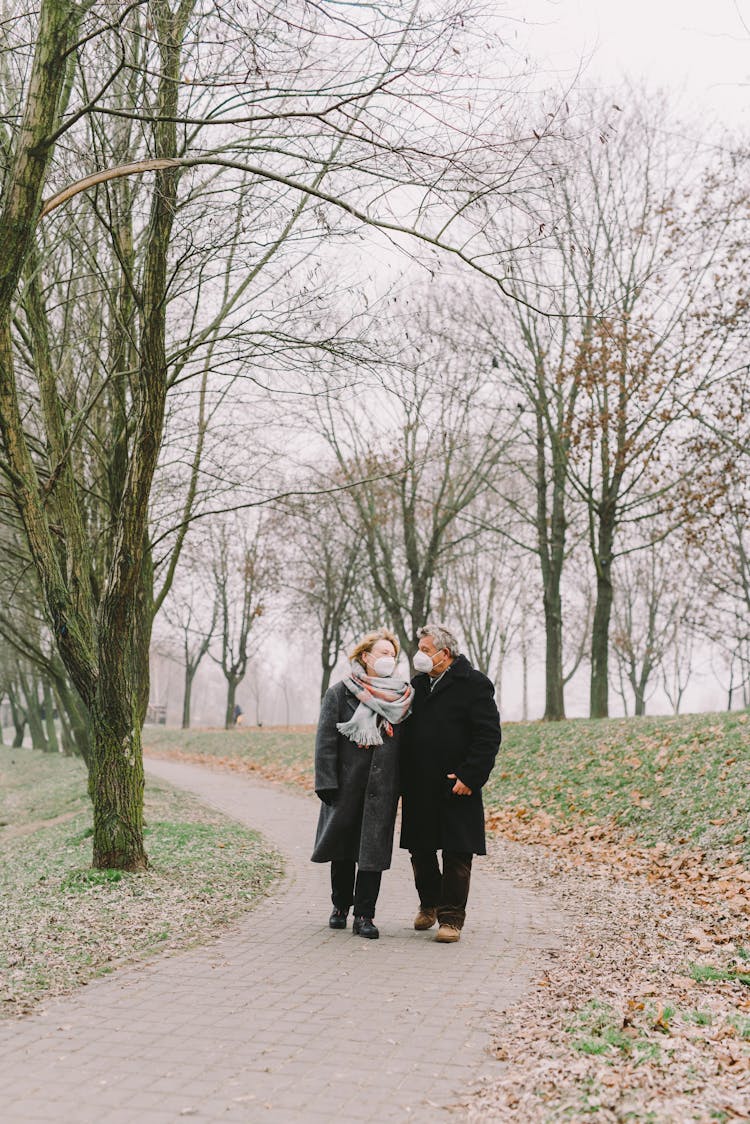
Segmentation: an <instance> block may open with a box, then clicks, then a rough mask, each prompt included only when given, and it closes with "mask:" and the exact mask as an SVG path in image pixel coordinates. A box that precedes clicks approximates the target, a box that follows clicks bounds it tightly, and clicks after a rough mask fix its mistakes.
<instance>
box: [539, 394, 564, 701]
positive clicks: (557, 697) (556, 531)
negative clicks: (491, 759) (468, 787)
mask: <svg viewBox="0 0 750 1124" xmlns="http://www.w3.org/2000/svg"><path fill="white" fill-rule="evenodd" d="M536 426H537V434H536V474H537V479H536V491H537V503H536V524H537V525H536V532H537V544H538V551H539V559H540V562H541V568H542V589H543V591H544V595H543V597H544V631H545V699H544V717H545V719H546V720H547V721H548V722H559V721H562V719H564V718H565V694H564V688H565V677H564V673H563V637H562V598H561V595H560V585H561V581H562V571H563V565H564V562H565V535H566V530H567V521H566V518H565V480H566V477H565V455H566V454H565V451H564V447H563V445H561V444H560V443H559V442H556V441H553V442H552V453H551V456H552V468H551V474H552V496H551V511H549V506H548V505H549V499H548V491H547V490H548V478H547V446H546V440H545V430H544V420H543V416H542V411H541V410H540V409H539V407H538V408H537V420H536ZM548 511H549V514H548ZM548 521H549V523H548Z"/></svg>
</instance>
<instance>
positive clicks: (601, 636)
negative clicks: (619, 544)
mask: <svg viewBox="0 0 750 1124" xmlns="http://www.w3.org/2000/svg"><path fill="white" fill-rule="evenodd" d="M614 538H615V524H614V512H613V506H612V507H610V506H608V505H603V506H602V508H601V509H600V511H599V531H598V549H597V550H596V552H595V554H594V563H595V565H596V606H595V608H594V622H593V625H592V629H591V692H590V700H589V701H590V714H591V717H592V718H607V717H609V626H610V621H611V619H612V600H613V588H612V552H613V547H614Z"/></svg>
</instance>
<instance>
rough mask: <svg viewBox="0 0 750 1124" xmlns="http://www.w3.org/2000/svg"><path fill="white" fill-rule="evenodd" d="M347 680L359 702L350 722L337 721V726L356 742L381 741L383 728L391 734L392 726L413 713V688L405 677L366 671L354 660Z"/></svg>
mask: <svg viewBox="0 0 750 1124" xmlns="http://www.w3.org/2000/svg"><path fill="white" fill-rule="evenodd" d="M344 682H345V684H346V686H347V688H348V689H349V690H350V691H351V693H352V694H353V695H354V697H355V698H356V699H357V700H358V701H359V706H358V707H357V709H356V710H355V711H354V714H353V715H352V717H351V718H350V719H349V721H348V722H338V723H337V729H338V730H339V731H340V732H341V733H342V734H343V735H344V737H347V738H349V739H350V740H351V741H353V742H356V743H357V745H363V746H374V745H382V744H383V735H382V733H381V730H382V731H384V732H385V734H387V736H388V737H389V738H392V737H393V727H394V726H397V725H398V724H399V722H403V721H404V719H405V718H408V716H409V714H410V713H411V701H412V699H413V698H414V688H413V687H412V685H411V683H408V682H406V681H405V680H403V679H395V678H393V677H389V678H387V679H380V678H378V677H377V676H375V675H367V674H366V673H365V672H364V671H363V670H362V668H361V667H360V665H359V664H355V663H353V664H352V666H351V670H350V672H349V675H348V676H347V678H346V679H345V680H344Z"/></svg>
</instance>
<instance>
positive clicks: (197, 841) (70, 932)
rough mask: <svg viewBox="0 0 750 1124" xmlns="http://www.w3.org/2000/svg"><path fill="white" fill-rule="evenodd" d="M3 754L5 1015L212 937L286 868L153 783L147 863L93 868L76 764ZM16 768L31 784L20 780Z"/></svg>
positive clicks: (0, 878)
mask: <svg viewBox="0 0 750 1124" xmlns="http://www.w3.org/2000/svg"><path fill="white" fill-rule="evenodd" d="M0 755H1V756H2V763H1V764H0V771H1V772H2V778H0V779H2V780H4V781H5V782H6V788H5V791H6V793H7V794H8V795H7V799H6V800H5V801H4V812H3V815H2V817H0V818H2V819H4V820H6V821H7V822H6V826H5V827H4V828H3V829H2V834H0V848H1V852H2V863H1V864H0V894H1V895H2V899H3V909H2V911H0V1012H1V1013H2V1015H5V1016H6V1017H7V1016H8V1015H16V1014H24V1013H26V1012H27V1011H29V1010H31V1009H32V1008H33V1007H34V1005H35V1004H37V1003H38V1002H39V1001H40V1000H43V999H45V998H47V997H50V996H54V995H61V994H64V993H66V992H68V991H70V990H72V989H73V988H75V987H76V986H78V985H80V984H83V983H86V982H87V981H88V980H90V979H92V978H94V977H96V976H98V975H102V974H104V973H106V972H109V971H111V970H112V969H113V968H115V967H117V966H118V965H120V964H124V963H128V962H132V961H134V960H138V959H140V958H143V957H146V956H150V955H153V954H154V953H156V952H159V951H162V950H174V949H178V948H185V947H188V946H190V945H194V944H198V943H201V942H203V941H206V940H209V939H210V938H211V937H212V936H214V935H215V934H216V933H217V932H218V931H220V930H221V929H222V928H223V927H224V926H225V925H227V924H228V923H229V922H231V921H233V920H234V919H235V918H237V917H238V916H239V915H240V914H241V913H242V912H243V911H245V910H246V909H248V908H249V907H250V906H252V905H253V904H254V903H255V902H256V901H257V900H258V899H259V898H261V897H262V896H263V895H264V894H265V893H266V892H267V891H268V889H269V887H270V886H271V884H272V883H273V882H274V880H275V879H276V878H277V877H278V876H279V875H280V873H281V862H280V858H279V856H278V855H277V854H276V853H274V852H271V851H269V849H268V847H267V846H266V845H265V844H264V843H263V841H262V840H261V839H260V838H259V837H258V836H257V835H256V834H255V833H253V832H251V831H247V830H246V829H244V828H242V827H239V826H238V825H236V824H234V823H232V822H231V821H230V820H227V819H225V818H224V817H223V816H220V815H219V814H218V813H215V812H213V811H210V810H208V809H206V808H203V807H202V806H201V805H200V804H199V803H198V802H197V801H194V800H193V799H192V798H190V797H188V796H186V795H184V794H182V793H179V794H178V793H173V792H170V791H169V790H168V789H167V788H165V787H163V786H157V785H152V784H149V789H148V794H147V800H146V809H145V819H146V849H147V851H148V853H149V859H150V864H151V865H150V868H149V870H148V871H143V872H138V873H125V872H123V871H118V870H93V869H91V865H90V864H91V827H90V822H91V813H90V807H89V805H88V801H87V799H86V797H85V795H82V792H83V793H85V785H84V786H83V788H82V785H81V781H82V777H83V774H82V771H81V770H80V769H79V768H78V767H77V764H76V763H73V762H65V761H63V760H61V759H51V760H50V759H47V760H46V761H45V760H43V759H42V760H41V761H40V758H42V755H41V754H35V755H33V756H32V754H31V751H28V750H23V751H15V758H11V757H10V751H8V750H2V751H0ZM6 757H7V761H6ZM11 760H15V764H14V765H12V766H11V764H10V762H11ZM19 770H20V771H24V770H26V772H27V774H28V781H29V783H28V784H25V783H24V782H23V781H22V780H21V781H20V783H16V784H15V785H14V784H13V781H14V780H15V781H18V780H19V778H18V774H19ZM40 770H42V771H41V772H40ZM44 770H46V772H45V771H44ZM50 770H51V773H52V776H51V777H50V775H49V772H50ZM63 809H64V811H62V810H63Z"/></svg>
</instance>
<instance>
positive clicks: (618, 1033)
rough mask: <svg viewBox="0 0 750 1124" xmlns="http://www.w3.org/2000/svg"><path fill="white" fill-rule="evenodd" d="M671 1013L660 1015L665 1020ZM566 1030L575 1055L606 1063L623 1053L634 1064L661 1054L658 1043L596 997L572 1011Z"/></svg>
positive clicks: (650, 1059) (661, 1013)
mask: <svg viewBox="0 0 750 1124" xmlns="http://www.w3.org/2000/svg"><path fill="white" fill-rule="evenodd" d="M673 1013H674V1012H671V1011H670V1012H668V1013H665V1012H660V1017H661V1018H662V1019H664V1021H665V1023H666V1022H668V1019H669V1018H670V1017H671V1016H672V1014H673ZM566 1030H567V1033H568V1034H569V1035H570V1036H571V1045H572V1047H573V1049H574V1050H576V1051H577V1052H578V1053H579V1054H588V1055H593V1056H597V1057H602V1058H604V1059H605V1060H608V1061H610V1062H614V1061H615V1060H616V1059H617V1058H619V1057H622V1056H626V1057H631V1058H632V1059H633V1061H634V1063H635V1064H638V1063H639V1062H644V1061H653V1060H656V1059H658V1058H659V1057H660V1054H661V1050H660V1047H659V1043H658V1042H655V1041H653V1040H652V1039H649V1038H648V1037H647V1035H646V1032H645V1031H644V1030H643V1029H642V1028H636V1027H635V1026H632V1025H630V1026H624V1025H623V1020H622V1015H621V1014H619V1013H618V1012H617V1011H616V1010H615V1009H614V1008H613V1007H610V1006H609V1005H608V1004H606V1003H601V1002H599V1001H598V1000H596V999H592V1000H590V1001H589V1002H588V1003H586V1004H584V1006H583V1007H581V1008H580V1009H579V1010H578V1011H577V1012H576V1014H575V1017H574V1019H573V1021H572V1022H571V1023H570V1025H569V1026H568V1027H566Z"/></svg>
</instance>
